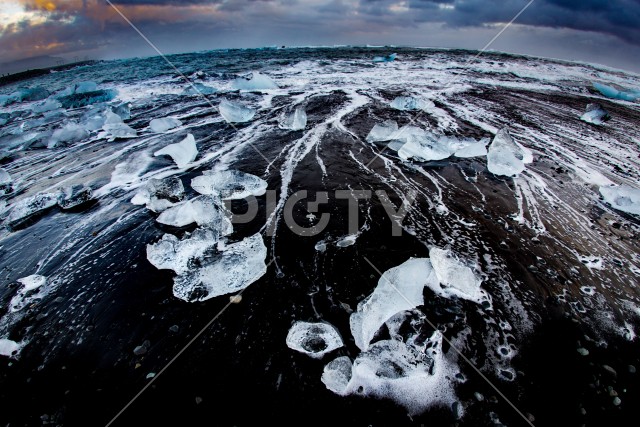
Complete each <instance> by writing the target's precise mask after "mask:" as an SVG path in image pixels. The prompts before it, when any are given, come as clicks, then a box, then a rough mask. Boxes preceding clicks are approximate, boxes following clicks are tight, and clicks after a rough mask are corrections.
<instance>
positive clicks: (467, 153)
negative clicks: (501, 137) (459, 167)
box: [453, 138, 489, 158]
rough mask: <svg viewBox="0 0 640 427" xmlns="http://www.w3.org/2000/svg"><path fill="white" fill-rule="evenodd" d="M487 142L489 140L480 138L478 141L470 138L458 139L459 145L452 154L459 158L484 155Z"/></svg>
mask: <svg viewBox="0 0 640 427" xmlns="http://www.w3.org/2000/svg"><path fill="white" fill-rule="evenodd" d="M488 143H489V141H488V140H487V139H481V140H480V141H475V140H473V139H470V138H469V139H463V140H460V145H461V146H459V148H456V151H455V153H453V155H454V156H455V157H460V158H469V157H480V156H486V155H487V144H488Z"/></svg>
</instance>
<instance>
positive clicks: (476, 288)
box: [429, 246, 488, 303]
mask: <svg viewBox="0 0 640 427" xmlns="http://www.w3.org/2000/svg"><path fill="white" fill-rule="evenodd" d="M429 259H430V260H431V265H432V267H433V271H434V272H435V275H436V277H437V280H438V282H439V283H440V285H439V286H438V287H437V288H433V287H432V288H431V289H433V290H434V292H436V293H437V294H440V295H442V296H445V297H447V298H450V297H457V298H462V299H466V300H469V301H473V302H476V303H481V302H482V301H486V300H488V296H487V292H486V291H484V290H483V289H482V288H481V287H480V285H481V284H482V279H480V278H478V277H477V276H476V275H475V274H474V272H473V270H471V268H470V267H468V266H466V265H465V264H463V263H462V262H461V261H460V260H459V259H458V258H457V257H456V256H455V255H454V254H453V252H451V251H450V250H448V249H440V248H437V247H435V246H434V247H432V248H431V249H430V250H429Z"/></svg>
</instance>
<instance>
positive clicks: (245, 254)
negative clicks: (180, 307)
mask: <svg viewBox="0 0 640 427" xmlns="http://www.w3.org/2000/svg"><path fill="white" fill-rule="evenodd" d="M266 257H267V247H266V246H265V244H264V241H263V240H262V236H261V235H260V233H257V234H254V235H253V236H250V237H247V238H245V239H243V240H241V241H239V242H236V243H230V244H227V243H224V242H218V245H217V246H216V251H215V252H213V253H208V254H207V256H206V257H204V258H202V259H198V262H197V263H193V264H191V263H190V268H189V270H188V271H187V272H186V273H184V274H180V275H178V276H176V277H175V279H174V283H173V295H175V296H176V297H177V298H180V299H182V300H184V301H189V302H193V301H204V300H207V299H210V298H213V297H217V296H220V295H225V294H229V293H234V292H239V291H241V290H243V289H245V288H247V287H248V286H249V285H250V284H252V283H253V282H255V281H256V280H258V279H259V278H260V277H262V276H263V275H264V274H265V273H266V272H267V265H266V264H265V259H266Z"/></svg>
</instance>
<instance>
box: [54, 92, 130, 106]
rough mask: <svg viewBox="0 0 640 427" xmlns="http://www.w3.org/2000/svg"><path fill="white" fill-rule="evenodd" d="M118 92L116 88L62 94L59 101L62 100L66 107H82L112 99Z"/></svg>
mask: <svg viewBox="0 0 640 427" xmlns="http://www.w3.org/2000/svg"><path fill="white" fill-rule="evenodd" d="M117 94H118V92H117V91H116V90H115V89H105V90H96V91H92V92H83V93H74V94H72V95H66V96H61V97H59V98H58V101H60V103H61V104H62V106H63V107H64V108H80V107H86V106H87V105H91V104H95V103H98V102H108V101H111V100H112V99H113V98H115V97H116V95H117Z"/></svg>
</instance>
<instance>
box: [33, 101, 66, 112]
mask: <svg viewBox="0 0 640 427" xmlns="http://www.w3.org/2000/svg"><path fill="white" fill-rule="evenodd" d="M61 107H62V104H61V103H60V101H58V100H56V99H53V98H49V99H47V100H46V101H44V102H41V103H39V104H35V105H34V106H33V107H31V111H33V112H34V113H37V114H39V113H45V112H47V111H52V110H57V109H58V108H61Z"/></svg>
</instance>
